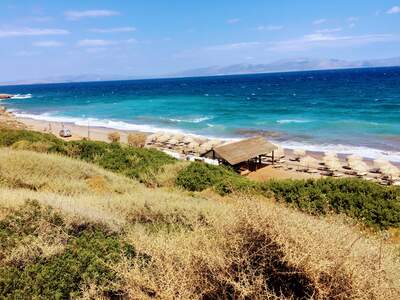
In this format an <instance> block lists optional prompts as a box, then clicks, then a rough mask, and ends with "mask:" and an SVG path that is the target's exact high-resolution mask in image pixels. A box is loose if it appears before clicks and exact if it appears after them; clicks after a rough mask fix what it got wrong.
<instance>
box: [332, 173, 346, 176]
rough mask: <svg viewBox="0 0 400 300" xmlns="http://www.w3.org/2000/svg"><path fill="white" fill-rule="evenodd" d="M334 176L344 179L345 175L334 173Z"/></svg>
mask: <svg viewBox="0 0 400 300" xmlns="http://www.w3.org/2000/svg"><path fill="white" fill-rule="evenodd" d="M332 176H333V177H343V176H344V174H343V173H333V175H332Z"/></svg>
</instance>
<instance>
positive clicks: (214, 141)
mask: <svg viewBox="0 0 400 300" xmlns="http://www.w3.org/2000/svg"><path fill="white" fill-rule="evenodd" d="M209 143H210V145H211V147H216V146H219V145H221V143H222V142H221V141H220V140H211V141H209Z"/></svg>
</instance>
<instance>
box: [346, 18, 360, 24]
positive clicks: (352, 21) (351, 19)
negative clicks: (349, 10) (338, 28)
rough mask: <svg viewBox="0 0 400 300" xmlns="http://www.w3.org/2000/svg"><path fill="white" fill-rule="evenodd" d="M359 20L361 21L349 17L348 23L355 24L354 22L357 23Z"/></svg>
mask: <svg viewBox="0 0 400 300" xmlns="http://www.w3.org/2000/svg"><path fill="white" fill-rule="evenodd" d="M358 20H359V18H358V17H348V18H347V22H349V23H354V22H357V21H358Z"/></svg>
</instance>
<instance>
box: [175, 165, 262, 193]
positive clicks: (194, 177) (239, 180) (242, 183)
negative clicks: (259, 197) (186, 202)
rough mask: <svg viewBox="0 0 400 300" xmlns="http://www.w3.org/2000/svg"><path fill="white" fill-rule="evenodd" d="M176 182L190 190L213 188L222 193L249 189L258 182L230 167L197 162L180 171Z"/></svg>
mask: <svg viewBox="0 0 400 300" xmlns="http://www.w3.org/2000/svg"><path fill="white" fill-rule="evenodd" d="M176 184H177V185H178V186H181V187H183V188H185V189H187V190H189V191H193V192H194V191H197V192H200V191H203V190H205V189H207V188H213V189H214V190H215V191H217V192H218V193H219V194H221V195H225V194H228V193H231V192H234V191H242V192H244V191H249V190H251V189H253V188H255V186H256V183H255V182H251V181H249V180H247V179H246V178H244V177H241V176H239V175H238V174H236V173H235V172H234V171H232V170H231V169H229V168H226V167H222V166H212V165H208V164H205V163H200V162H195V163H192V164H190V165H189V166H188V167H186V168H185V169H183V170H182V171H180V172H179V174H178V177H177V178H176Z"/></svg>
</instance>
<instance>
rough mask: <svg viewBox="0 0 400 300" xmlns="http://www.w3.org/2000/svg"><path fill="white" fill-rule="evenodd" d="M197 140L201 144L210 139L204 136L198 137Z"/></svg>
mask: <svg viewBox="0 0 400 300" xmlns="http://www.w3.org/2000/svg"><path fill="white" fill-rule="evenodd" d="M195 140H196V141H197V142H198V143H199V144H200V145H201V144H204V143H207V142H208V139H207V138H203V137H196V139H195Z"/></svg>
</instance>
